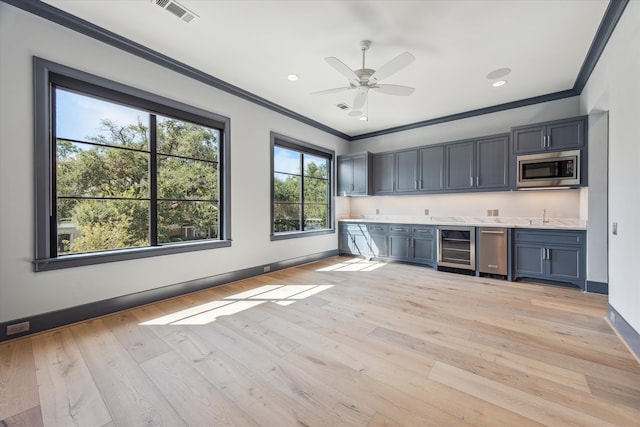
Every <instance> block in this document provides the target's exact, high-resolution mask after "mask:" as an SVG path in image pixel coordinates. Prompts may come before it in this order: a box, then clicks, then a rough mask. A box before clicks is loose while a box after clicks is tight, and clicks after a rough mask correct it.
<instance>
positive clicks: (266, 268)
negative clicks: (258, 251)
mask: <svg viewBox="0 0 640 427" xmlns="http://www.w3.org/2000/svg"><path fill="white" fill-rule="evenodd" d="M262 271H264V272H265V273H268V272H270V271H271V266H268V265H265V266H264V267H262Z"/></svg>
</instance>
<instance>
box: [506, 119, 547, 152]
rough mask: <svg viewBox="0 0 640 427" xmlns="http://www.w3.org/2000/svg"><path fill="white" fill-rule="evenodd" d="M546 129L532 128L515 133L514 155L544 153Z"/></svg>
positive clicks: (542, 127)
mask: <svg viewBox="0 0 640 427" xmlns="http://www.w3.org/2000/svg"><path fill="white" fill-rule="evenodd" d="M544 137H545V127H544V126H538V127H530V128H525V129H516V130H514V131H513V154H523V153H536V152H540V151H544Z"/></svg>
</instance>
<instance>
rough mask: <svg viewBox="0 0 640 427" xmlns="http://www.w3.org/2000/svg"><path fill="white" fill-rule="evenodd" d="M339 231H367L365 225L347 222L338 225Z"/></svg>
mask: <svg viewBox="0 0 640 427" xmlns="http://www.w3.org/2000/svg"><path fill="white" fill-rule="evenodd" d="M340 230H342V231H350V232H365V231H367V224H365V223H362V222H359V223H355V222H347V223H344V222H343V223H340Z"/></svg>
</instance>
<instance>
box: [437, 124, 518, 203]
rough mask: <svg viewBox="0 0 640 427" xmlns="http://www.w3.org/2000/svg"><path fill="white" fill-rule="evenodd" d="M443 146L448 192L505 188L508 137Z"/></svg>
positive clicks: (494, 137) (497, 136) (507, 182)
mask: <svg viewBox="0 0 640 427" xmlns="http://www.w3.org/2000/svg"><path fill="white" fill-rule="evenodd" d="M444 147H445V150H446V151H445V158H446V163H445V165H446V168H445V176H446V180H445V188H446V190H448V191H473V190H503V189H508V188H509V160H510V157H509V135H508V134H503V135H495V136H490V137H486V138H482V139H478V140H475V141H466V142H459V143H452V144H447V145H445V146H444Z"/></svg>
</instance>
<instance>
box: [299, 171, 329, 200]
mask: <svg viewBox="0 0 640 427" xmlns="http://www.w3.org/2000/svg"><path fill="white" fill-rule="evenodd" d="M327 184H328V182H327V181H326V180H324V179H316V178H307V177H305V178H304V202H305V203H307V202H325V203H326V202H327Z"/></svg>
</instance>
